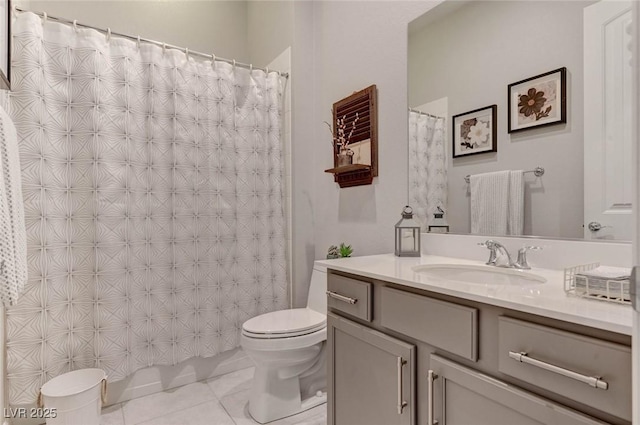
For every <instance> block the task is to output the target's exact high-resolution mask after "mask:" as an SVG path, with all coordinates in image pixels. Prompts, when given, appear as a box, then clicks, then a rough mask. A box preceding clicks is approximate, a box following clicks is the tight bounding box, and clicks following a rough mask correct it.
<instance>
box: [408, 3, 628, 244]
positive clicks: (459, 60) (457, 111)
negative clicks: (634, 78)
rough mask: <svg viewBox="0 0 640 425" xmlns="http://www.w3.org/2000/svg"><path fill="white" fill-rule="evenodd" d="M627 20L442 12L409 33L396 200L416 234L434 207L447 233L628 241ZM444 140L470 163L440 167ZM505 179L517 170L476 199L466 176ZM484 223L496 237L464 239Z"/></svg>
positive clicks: (593, 10)
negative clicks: (497, 221) (415, 222)
mask: <svg viewBox="0 0 640 425" xmlns="http://www.w3.org/2000/svg"><path fill="white" fill-rule="evenodd" d="M631 19H632V18H631V2H630V1H629V2H625V1H606V0H605V1H535V2H532V1H505V2H496V1H466V2H464V1H445V2H443V3H441V4H440V5H438V6H437V7H435V8H434V9H432V10H430V11H429V12H427V13H426V14H424V15H423V16H421V17H419V18H417V19H416V20H414V21H413V22H411V23H410V24H409V31H408V32H409V34H408V49H409V52H408V53H409V55H408V87H409V93H408V99H409V105H408V106H409V112H408V114H409V116H408V120H409V141H408V143H409V159H408V167H409V173H408V174H409V182H408V192H409V203H410V204H411V205H412V206H413V207H414V210H416V211H417V212H418V217H419V219H421V220H422V222H423V224H424V226H425V229H426V227H427V225H428V224H429V221H430V219H431V217H433V212H435V210H436V208H437V207H438V206H441V207H442V209H444V210H445V211H446V214H445V219H446V220H447V221H448V224H449V226H450V231H451V232H452V233H478V234H490V235H491V234H493V235H501V236H502V235H510V234H513V235H518V234H521V235H530V236H540V237H556V238H586V239H604V240H630V239H631V181H632V164H631V128H632V117H631V51H630V47H628V46H629V45H630V41H631ZM563 68H565V69H566V72H565V73H564V75H562V72H558V73H556V74H553V73H550V72H551V71H554V70H559V69H563ZM545 74H548V75H547V76H545V77H541V78H537V76H541V75H545ZM554 75H558V77H555V76H554ZM560 76H561V77H562V78H564V80H565V81H564V84H565V86H564V87H562V86H561V81H560V80H561V78H560ZM533 77H536V78H533ZM525 80H529V82H528V83H524V84H515V83H520V82H522V81H525ZM531 81H533V83H531ZM527 84H530V85H529V86H527ZM534 84H535V85H534ZM510 85H511V87H509V86H510ZM508 87H509V88H510V89H511V90H512V91H513V90H514V89H519V90H520V93H519V94H517V95H515V96H518V97H512V99H511V100H512V102H511V103H512V105H511V107H512V111H511V112H512V114H513V113H515V115H512V117H516V116H517V114H518V113H520V114H522V116H523V117H522V118H523V123H520V124H518V125H519V126H520V128H523V130H521V131H520V130H519V131H515V132H513V131H512V132H509V128H508V117H509V115H508V114H509V111H508V110H507V108H508V104H509V102H508V100H509V98H508ZM532 89H533V91H531V90H532ZM562 90H565V91H566V92H565V93H566V98H564V99H561V96H562ZM540 92H542V94H540ZM523 95H525V96H528V97H519V96H523ZM511 96H514V95H513V94H511ZM542 99H544V100H542ZM561 100H563V101H565V102H566V103H565V104H564V105H562V103H561ZM518 103H520V106H519V107H518V108H519V109H516V110H513V108H514V107H515V105H517V104H518ZM493 105H496V109H497V113H496V114H495V119H492V115H491V114H490V113H486V111H489V110H491V107H492V106H493ZM547 105H549V106H551V108H550V109H548V108H549V106H547ZM561 105H562V106H564V107H566V110H565V114H566V116H565V117H564V121H566V122H562V121H563V119H561V118H562V117H560V115H558V116H557V118H554V117H553V113H554V111H559V109H560V106H561ZM554 108H555V109H554ZM478 110H480V112H475V113H471V114H469V115H466V113H467V112H469V111H470V112H474V111H478ZM482 111H485V112H482ZM545 112H546V113H547V115H545ZM527 113H528V114H527ZM524 115H526V117H524ZM452 117H456V122H458V123H459V124H458V127H457V129H456V128H454V127H453V123H452ZM460 117H461V118H460ZM516 119H517V117H516ZM537 119H539V120H540V123H551V124H548V125H539V126H538V125H535V124H536V123H535V122H534V121H535V120H537ZM512 125H513V123H512ZM460 129H462V130H460ZM494 129H495V132H494V131H493V130H494ZM454 133H455V134H454ZM492 134H495V140H491V139H492V138H491V137H490V136H491V135H492ZM461 137H463V140H462V139H461ZM454 139H455V140H456V142H457V143H465V145H464V146H463V149H462V150H463V151H464V150H466V152H469V153H474V154H473V155H464V154H463V155H460V153H459V152H458V153H457V154H456V157H455V158H454V157H453V153H452V151H453V143H454ZM461 140H462V142H461ZM489 140H491V142H492V143H495V148H494V149H489V148H486V145H483V143H485V144H486V143H488V141H489ZM463 153H465V152H463ZM536 169H538V170H540V169H543V172H544V174H542V175H540V173H534V172H533V171H534V170H536ZM519 170H523V171H531V172H530V173H524V174H523V175H521V177H522V180H515V182H516V183H514V180H510V183H506V184H507V187H509V188H510V189H508V190H510V191H506V192H505V191H503V190H502V189H503V187H505V186H500V185H498V186H496V187H499V188H500V194H499V196H497V197H496V198H495V199H496V200H493V198H492V196H493V195H492V194H487V193H484V195H483V192H482V190H483V187H484V188H485V189H486V180H484V186H482V183H478V182H481V181H482V180H481V178H482V177H478V175H481V174H485V173H491V172H498V171H510V172H511V176H512V179H513V176H514V175H516V177H517V176H518V173H519ZM485 175H486V174H485ZM507 175H509V173H507ZM469 176H470V177H469ZM497 178H500V179H503V180H500V182H502V181H504V179H505V177H504V173H501V174H500V177H497ZM517 178H519V177H517ZM467 180H470V181H469V182H468V181H467ZM520 181H523V182H524V183H518V182H520ZM500 184H502V183H500ZM509 184H510V186H508V185H509ZM519 185H521V186H519ZM472 187H473V189H472ZM518 187H523V194H522V193H518V191H517V190H516V191H515V192H516V195H514V196H512V193H513V191H514V188H518ZM473 190H475V194H474V195H475V196H472V191H473ZM504 193H507V194H508V199H507V200H506V201H505V199H504V196H503V195H504ZM513 199H516V200H518V201H517V202H519V203H517V205H516V207H514V206H513V205H509V206H508V207H504V206H503V204H505V203H506V204H510V203H511V202H513ZM520 199H521V200H522V201H520ZM472 201H473V202H472ZM504 208H507V210H506V211H507V212H506V213H505V210H504ZM496 211H497V212H496ZM513 212H520V213H521V215H520V220H521V221H522V223H519V228H520V229H521V230H520V232H517V231H516V232H512V231H511V227H510V226H511V222H512V221H516V222H517V219H514V218H513V217H511V216H509V214H512V213H513ZM496 214H498V215H500V214H507V216H509V217H508V220H510V221H509V223H508V224H509V230H506V231H505V229H506V228H504V227H497V228H496V229H497V230H495V231H482V232H478V231H474V230H477V229H478V227H477V223H478V222H479V221H480V222H482V220H483V217H484V216H489V217H491V220H493V217H495V215H496ZM474 223H475V224H474ZM516 227H518V226H516ZM480 228H482V227H480ZM482 229H484V228H482Z"/></svg>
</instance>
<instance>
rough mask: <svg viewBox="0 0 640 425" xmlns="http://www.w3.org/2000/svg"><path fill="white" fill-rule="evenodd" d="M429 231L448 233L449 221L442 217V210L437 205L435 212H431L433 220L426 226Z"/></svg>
mask: <svg viewBox="0 0 640 425" xmlns="http://www.w3.org/2000/svg"><path fill="white" fill-rule="evenodd" d="M428 230H429V232H431V233H449V223H447V220H445V219H444V211H443V210H442V208H440V207H438V209H437V210H436V212H435V213H433V220H431V224H429V228H428Z"/></svg>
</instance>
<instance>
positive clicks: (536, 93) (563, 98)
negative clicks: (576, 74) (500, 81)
mask: <svg viewBox="0 0 640 425" xmlns="http://www.w3.org/2000/svg"><path fill="white" fill-rule="evenodd" d="M508 93H509V94H508V96H509V98H508V105H509V106H508V109H509V116H508V130H509V133H515V132H516V131H522V130H526V129H528V128H532V127H542V126H546V125H553V124H559V123H566V122H567V68H559V69H556V70H553V71H549V72H546V73H544V74H540V75H536V76H535V77H531V78H527V79H526V80H522V81H518V82H517V83H513V84H509V87H508Z"/></svg>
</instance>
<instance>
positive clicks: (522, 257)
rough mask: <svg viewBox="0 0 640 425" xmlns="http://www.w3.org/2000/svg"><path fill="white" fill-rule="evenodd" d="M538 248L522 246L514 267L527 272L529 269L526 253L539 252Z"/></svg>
mask: <svg viewBox="0 0 640 425" xmlns="http://www.w3.org/2000/svg"><path fill="white" fill-rule="evenodd" d="M541 250H542V247H540V246H523V247H522V248H520V249H519V250H518V260H516V262H515V264H514V266H515V267H516V268H518V269H520V270H529V269H531V267H530V266H529V263H528V262H527V251H541Z"/></svg>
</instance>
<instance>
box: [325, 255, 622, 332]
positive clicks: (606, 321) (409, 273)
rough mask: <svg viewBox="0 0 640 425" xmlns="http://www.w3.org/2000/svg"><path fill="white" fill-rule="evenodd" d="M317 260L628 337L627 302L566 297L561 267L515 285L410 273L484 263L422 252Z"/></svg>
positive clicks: (336, 267)
mask: <svg viewBox="0 0 640 425" xmlns="http://www.w3.org/2000/svg"><path fill="white" fill-rule="evenodd" d="M317 263H318V264H323V265H326V266H327V267H328V268H330V269H334V270H338V271H342V272H347V273H352V274H357V275H361V276H366V277H370V278H373V279H379V280H384V281H387V282H392V283H396V284H399V285H403V286H408V287H412V288H417V289H423V290H425V291H431V292H436V293H439V294H444V295H450V296H453V297H458V298H463V299H467V300H472V301H477V302H480V303H484V304H491V305H495V306H499V307H504V308H509V309H512V310H518V311H522V312H525V313H531V314H536V315H539V316H545V317H549V318H552V319H557V320H563V321H566V322H572V323H577V324H580V325H584V326H590V327H594V328H598V329H604V330H608V331H612V332H618V333H621V334H626V335H631V328H632V313H631V311H632V310H631V306H629V305H621V304H616V303H610V302H606V301H598V300H590V299H584V298H579V297H575V296H571V295H567V294H566V293H565V292H564V283H563V279H564V273H563V271H561V270H550V269H542V268H537V267H534V268H532V269H531V270H528V271H529V272H531V273H534V274H537V275H540V276H542V277H544V278H546V279H547V282H545V283H542V284H535V285H521V286H520V285H495V284H491V283H472V284H470V283H464V282H454V281H447V280H444V279H433V278H429V277H427V276H425V275H424V274H421V273H418V272H415V271H413V267H415V266H418V265H423V264H474V265H484V262H481V261H473V260H463V259H459V258H452V257H440V256H434V255H423V256H422V257H419V258H418V257H415V258H406V257H402V258H401V257H396V256H395V255H393V254H382V255H370V256H364V257H352V258H339V259H336V260H322V261H317Z"/></svg>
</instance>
